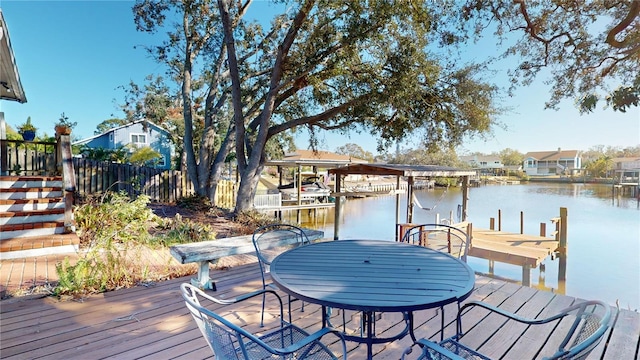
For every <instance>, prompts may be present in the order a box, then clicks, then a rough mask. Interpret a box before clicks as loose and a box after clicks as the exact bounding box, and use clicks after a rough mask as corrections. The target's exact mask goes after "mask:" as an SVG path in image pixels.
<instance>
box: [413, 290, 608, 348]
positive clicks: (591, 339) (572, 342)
mask: <svg viewBox="0 0 640 360" xmlns="http://www.w3.org/2000/svg"><path fill="white" fill-rule="evenodd" d="M476 306H478V307H482V308H484V309H487V310H489V311H490V313H496V314H500V315H502V316H504V317H505V318H507V321H510V320H514V321H517V322H520V323H523V324H527V325H530V326H532V327H533V326H536V325H542V324H547V323H551V322H554V321H557V322H558V323H559V322H563V324H562V325H559V324H557V325H556V326H555V327H554V329H556V331H558V329H564V330H566V333H564V334H556V333H555V332H554V333H553V336H554V337H555V336H556V335H558V336H561V335H564V338H563V340H562V342H561V343H560V345H559V346H558V349H557V350H555V352H554V353H550V354H539V355H538V356H545V357H544V359H548V360H560V359H562V360H565V359H571V360H578V359H584V358H586V357H587V355H589V353H590V352H591V351H592V350H593V349H594V348H595V347H596V346H597V345H598V343H599V342H600V340H601V339H602V338H603V336H604V334H605V333H606V331H607V328H608V327H609V320H610V318H611V307H609V305H607V304H605V303H604V302H602V301H584V302H580V303H578V304H575V305H573V306H570V307H567V308H565V309H563V310H561V311H560V312H559V313H558V314H556V315H553V316H551V317H548V318H545V319H527V318H523V317H520V316H518V315H516V314H512V313H510V312H507V311H504V310H501V309H500V308H497V307H495V306H492V305H489V304H486V303H483V302H480V301H471V302H469V303H467V304H465V305H464V306H463V307H462V308H461V309H460V312H458V320H457V331H456V335H455V336H453V337H450V338H448V339H446V340H444V341H441V342H440V343H435V342H431V341H429V340H427V339H420V340H418V341H417V342H416V343H414V344H413V346H412V347H410V348H407V349H406V350H405V351H404V354H403V355H402V359H403V360H405V356H407V355H408V354H410V353H411V352H412V350H414V349H416V348H417V347H421V353H420V354H419V356H418V357H417V359H419V360H423V359H428V360H444V359H451V360H458V359H483V360H490V358H489V357H487V356H485V355H483V354H481V353H480V352H478V351H476V350H474V349H471V348H469V347H467V346H465V345H464V344H463V343H462V342H461V340H463V338H464V333H463V332H462V314H464V313H466V312H468V311H469V310H471V309H472V308H473V307H476ZM503 324H504V323H503Z"/></svg>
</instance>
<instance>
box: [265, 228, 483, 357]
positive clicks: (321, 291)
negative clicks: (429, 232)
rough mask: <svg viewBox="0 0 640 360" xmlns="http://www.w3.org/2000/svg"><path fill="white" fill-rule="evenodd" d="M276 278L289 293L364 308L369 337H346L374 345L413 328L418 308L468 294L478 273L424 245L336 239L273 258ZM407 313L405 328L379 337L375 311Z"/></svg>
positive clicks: (326, 304) (369, 354) (324, 303)
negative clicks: (393, 333) (374, 322)
mask: <svg viewBox="0 0 640 360" xmlns="http://www.w3.org/2000/svg"><path fill="white" fill-rule="evenodd" d="M271 278H272V280H273V282H274V283H275V284H276V285H278V287H279V288H280V289H281V290H282V291H284V292H285V293H287V294H289V295H291V296H293V297H295V298H297V299H300V300H302V301H306V302H309V303H314V304H319V305H321V306H322V309H323V311H322V313H323V319H322V320H323V321H322V322H323V326H326V324H327V322H328V318H327V307H331V308H339V309H349V310H356V311H362V312H363V321H364V325H363V328H364V330H365V334H364V336H355V335H351V334H345V338H346V339H348V340H351V341H357V342H360V343H366V344H367V357H368V358H369V359H370V358H371V357H372V345H373V344H378V343H385V342H389V341H393V340H395V339H399V338H402V337H404V336H406V335H407V333H410V335H411V337H412V338H413V339H414V340H415V335H414V333H413V311H416V310H423V309H430V308H434V307H440V306H443V305H446V304H449V303H453V302H459V301H462V300H464V299H466V298H467V297H468V296H469V295H470V294H471V291H472V290H473V286H474V283H475V275H474V272H473V270H472V269H471V268H470V267H469V266H468V265H467V264H466V263H464V262H463V261H461V260H459V259H456V258H454V257H452V256H451V255H449V254H446V253H442V252H439V251H437V250H433V249H429V248H426V247H422V246H417V245H411V244H407V243H399V242H393V241H385V240H336V241H328V242H321V243H315V244H311V245H306V246H301V247H297V248H294V249H291V250H289V251H287V252H284V253H282V254H280V255H279V256H278V257H276V258H275V259H274V260H273V262H272V263H271ZM376 312H403V313H405V314H406V320H407V321H406V325H407V326H406V328H405V329H404V330H403V331H401V332H400V333H398V334H397V335H395V336H392V337H388V338H378V337H375V334H374V330H373V325H372V323H373V314H374V313H376Z"/></svg>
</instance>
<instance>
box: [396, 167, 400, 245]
mask: <svg viewBox="0 0 640 360" xmlns="http://www.w3.org/2000/svg"><path fill="white" fill-rule="evenodd" d="M399 223H400V176H396V241H400V233H399V232H398V224H399Z"/></svg>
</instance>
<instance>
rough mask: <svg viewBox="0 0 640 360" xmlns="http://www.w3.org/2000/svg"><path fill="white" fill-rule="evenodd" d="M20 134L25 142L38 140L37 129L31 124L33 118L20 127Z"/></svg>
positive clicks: (29, 118)
mask: <svg viewBox="0 0 640 360" xmlns="http://www.w3.org/2000/svg"><path fill="white" fill-rule="evenodd" d="M18 132H19V133H20V135H22V138H23V139H24V141H33V139H35V138H36V127H35V126H33V124H32V123H31V117H28V118H27V121H26V122H25V123H23V124H20V126H18Z"/></svg>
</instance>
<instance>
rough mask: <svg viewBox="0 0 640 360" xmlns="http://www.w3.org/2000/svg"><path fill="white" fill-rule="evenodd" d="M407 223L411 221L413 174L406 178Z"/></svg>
mask: <svg viewBox="0 0 640 360" xmlns="http://www.w3.org/2000/svg"><path fill="white" fill-rule="evenodd" d="M407 223H413V176H409V178H408V179H407Z"/></svg>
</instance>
